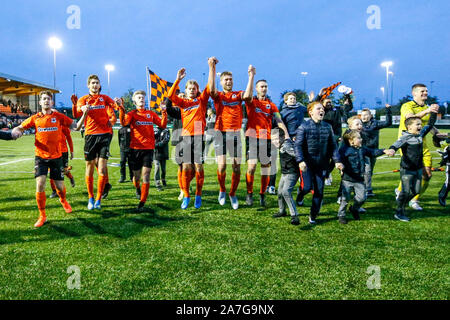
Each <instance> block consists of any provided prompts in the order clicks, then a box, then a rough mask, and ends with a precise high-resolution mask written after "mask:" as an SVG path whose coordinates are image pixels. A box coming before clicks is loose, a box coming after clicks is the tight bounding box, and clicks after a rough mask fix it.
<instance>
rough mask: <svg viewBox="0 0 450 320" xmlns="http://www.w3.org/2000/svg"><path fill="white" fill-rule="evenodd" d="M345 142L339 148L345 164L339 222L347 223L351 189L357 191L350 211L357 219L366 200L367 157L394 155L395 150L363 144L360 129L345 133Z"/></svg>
mask: <svg viewBox="0 0 450 320" xmlns="http://www.w3.org/2000/svg"><path fill="white" fill-rule="evenodd" d="M343 138H344V142H345V143H344V144H343V145H342V147H341V148H340V149H339V155H340V158H341V159H342V164H343V165H344V170H343V174H342V181H341V186H342V196H341V203H340V206H339V211H338V220H339V223H342V224H346V223H347V219H346V218H345V213H346V209H347V204H348V202H349V201H350V195H351V190H352V189H353V190H354V192H355V197H354V199H353V206H350V209H349V210H350V212H351V214H352V215H353V218H355V220H359V208H361V206H362V205H363V203H364V201H366V186H365V184H364V173H365V167H366V158H367V157H378V156H381V155H382V154H387V155H393V154H394V151H392V150H391V151H389V150H384V149H371V148H367V147H363V146H362V138H361V135H360V133H359V132H358V131H355V130H350V131H348V132H346V133H345V134H344V137H343Z"/></svg>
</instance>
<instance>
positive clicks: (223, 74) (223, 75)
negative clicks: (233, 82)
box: [220, 71, 233, 80]
mask: <svg viewBox="0 0 450 320" xmlns="http://www.w3.org/2000/svg"><path fill="white" fill-rule="evenodd" d="M225 76H233V73H232V72H231V71H223V72H222V73H221V74H220V80H222V78H223V77H225Z"/></svg>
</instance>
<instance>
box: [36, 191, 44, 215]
mask: <svg viewBox="0 0 450 320" xmlns="http://www.w3.org/2000/svg"><path fill="white" fill-rule="evenodd" d="M45 200H46V197H45V191H44V192H36V202H37V206H38V209H39V216H40V217H45Z"/></svg>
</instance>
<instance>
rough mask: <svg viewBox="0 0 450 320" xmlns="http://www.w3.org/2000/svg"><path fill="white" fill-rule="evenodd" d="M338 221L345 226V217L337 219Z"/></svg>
mask: <svg viewBox="0 0 450 320" xmlns="http://www.w3.org/2000/svg"><path fill="white" fill-rule="evenodd" d="M338 221H339V223H340V224H347V223H348V221H347V219H346V218H345V217H338Z"/></svg>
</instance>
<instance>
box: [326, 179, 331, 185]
mask: <svg viewBox="0 0 450 320" xmlns="http://www.w3.org/2000/svg"><path fill="white" fill-rule="evenodd" d="M325 185H326V186H331V179H330V178H327V179H325Z"/></svg>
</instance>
